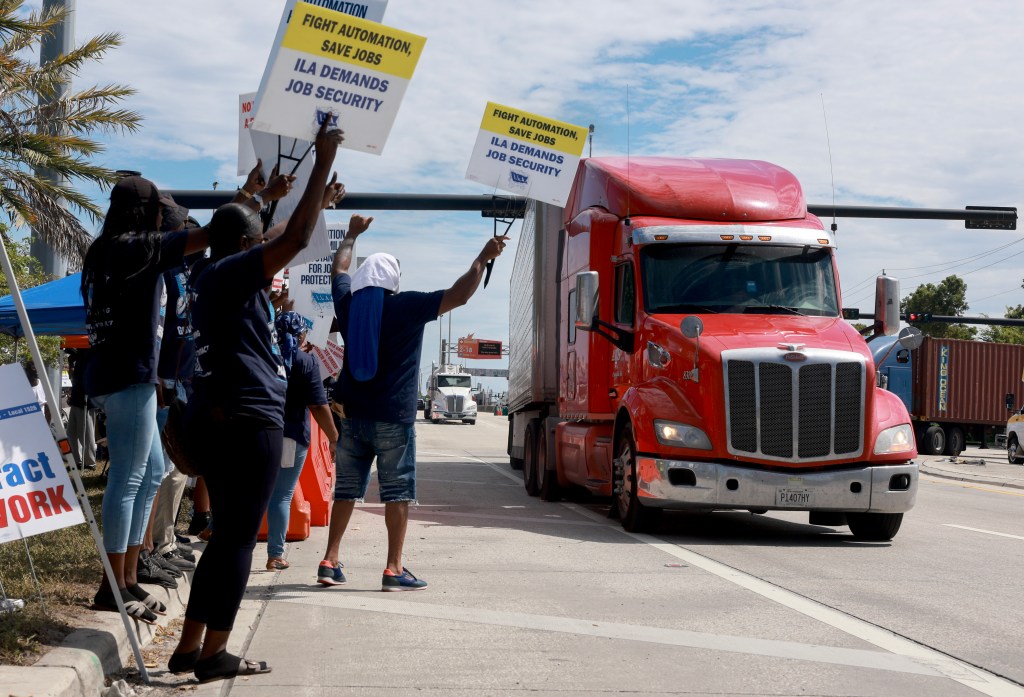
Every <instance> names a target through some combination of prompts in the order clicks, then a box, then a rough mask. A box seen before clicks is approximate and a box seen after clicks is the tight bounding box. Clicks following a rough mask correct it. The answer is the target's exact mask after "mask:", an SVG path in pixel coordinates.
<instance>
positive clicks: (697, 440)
mask: <svg viewBox="0 0 1024 697" xmlns="http://www.w3.org/2000/svg"><path fill="white" fill-rule="evenodd" d="M654 434H655V435H656V436H657V437H658V442H659V443H661V444H662V445H672V446H675V447H677V448H693V449H695V450H711V439H710V438H708V435H707V434H706V433H704V431H702V430H700V429H699V428H697V427H696V426H690V425H689V424H677V423H675V422H673V421H655V422H654Z"/></svg>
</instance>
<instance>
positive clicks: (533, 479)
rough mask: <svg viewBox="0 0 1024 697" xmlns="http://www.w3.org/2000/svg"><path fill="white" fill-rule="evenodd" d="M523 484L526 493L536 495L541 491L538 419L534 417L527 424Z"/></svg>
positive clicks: (524, 441) (524, 442)
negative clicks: (538, 458) (538, 477)
mask: <svg viewBox="0 0 1024 697" xmlns="http://www.w3.org/2000/svg"><path fill="white" fill-rule="evenodd" d="M523 486H525V487H526V493H527V494H529V495H530V496H536V495H537V494H539V493H540V483H539V482H538V481H537V420H536V419H532V420H531V421H530V422H529V423H528V424H526V437H525V438H524V440H523Z"/></svg>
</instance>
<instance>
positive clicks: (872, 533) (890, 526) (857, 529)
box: [846, 513, 903, 542]
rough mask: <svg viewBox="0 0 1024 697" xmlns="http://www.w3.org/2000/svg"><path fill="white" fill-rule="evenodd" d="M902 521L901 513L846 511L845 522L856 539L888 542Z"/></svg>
mask: <svg viewBox="0 0 1024 697" xmlns="http://www.w3.org/2000/svg"><path fill="white" fill-rule="evenodd" d="M902 523H903V514H902V513H847V514H846V524H847V525H849V526H850V532H852V533H853V536H854V537H855V538H856V539H858V540H863V541H865V542H888V541H889V540H891V539H892V538H894V537H896V533H897V532H898V531H899V529H900V525H901V524H902Z"/></svg>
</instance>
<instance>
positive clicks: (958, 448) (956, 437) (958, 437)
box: [946, 426, 965, 457]
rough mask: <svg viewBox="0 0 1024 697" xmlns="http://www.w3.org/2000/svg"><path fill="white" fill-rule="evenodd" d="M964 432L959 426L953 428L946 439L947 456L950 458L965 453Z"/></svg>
mask: <svg viewBox="0 0 1024 697" xmlns="http://www.w3.org/2000/svg"><path fill="white" fill-rule="evenodd" d="M964 443H965V439H964V430H963V429H962V428H960V427H959V426H952V427H950V429H949V433H948V434H947V437H946V454H947V455H949V456H950V457H957V456H958V455H959V454H960V453H962V452H963V451H964Z"/></svg>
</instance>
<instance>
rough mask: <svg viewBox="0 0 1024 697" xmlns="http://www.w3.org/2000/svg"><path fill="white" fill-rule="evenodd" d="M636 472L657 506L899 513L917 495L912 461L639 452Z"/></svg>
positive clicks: (645, 499) (643, 494)
mask: <svg viewBox="0 0 1024 697" xmlns="http://www.w3.org/2000/svg"><path fill="white" fill-rule="evenodd" d="M637 474H638V476H639V482H638V486H637V490H638V491H637V495H638V497H639V499H640V501H641V503H642V504H644V505H648V506H655V507H658V508H679V509H691V510H693V509H696V510H722V509H755V510H756V509H768V510H800V511H844V512H865V513H903V512H905V511H909V510H910V509H911V508H913V507H914V502H915V501H916V499H917V482H918V469H917V463H916V462H910V463H907V464H903V465H884V466H874V467H854V468H850V469H840V470H830V471H826V472H804V473H801V472H778V471H764V470H757V469H748V468H745V467H734V466H731V465H727V464H724V463H719V462H691V461H686V460H665V459H661V458H653V457H644V456H640V457H638V458H637Z"/></svg>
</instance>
